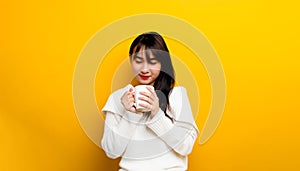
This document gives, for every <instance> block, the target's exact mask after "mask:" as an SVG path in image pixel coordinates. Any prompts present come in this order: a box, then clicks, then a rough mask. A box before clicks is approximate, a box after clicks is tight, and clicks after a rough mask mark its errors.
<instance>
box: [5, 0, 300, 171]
mask: <svg viewBox="0 0 300 171" xmlns="http://www.w3.org/2000/svg"><path fill="white" fill-rule="evenodd" d="M299 7H300V6H299V3H297V1H290V0H287V1H271V0H252V1H242V0H227V1H225V0H209V1H203V0H200V1H199V0H190V1H187V0H185V1H183V0H163V1H161V0H153V1H140V2H139V1H132V0H130V1H118V2H116V1H105V2H101V1H93V2H84V1H65V2H61V1H19V2H9V1H3V2H1V5H0V16H1V17H0V18H1V20H0V22H1V27H0V29H1V32H0V34H1V36H0V40H1V48H0V54H1V62H0V78H1V83H0V114H1V115H0V137H1V138H0V154H1V155H0V170H1V171H2V170H3V171H6V170H72V171H74V170H80V171H82V170H95V171H96V170H116V168H117V164H118V161H112V160H110V159H107V158H106V156H105V155H104V153H103V151H102V150H101V149H100V148H98V147H97V146H96V145H95V144H93V143H92V142H91V141H90V139H89V138H88V137H87V136H86V135H85V133H84V131H83V130H82V129H81V127H80V125H79V123H78V120H77V117H76V114H75V112H74V107H73V101H72V78H73V71H74V67H75V64H76V60H77V58H78V56H79V53H80V51H81V50H82V48H83V46H84V45H85V43H86V42H87V41H88V40H89V39H90V38H91V36H92V35H94V34H95V33H96V32H97V31H98V30H100V29H101V28H102V27H104V26H105V25H107V24H109V23H111V22H113V21H115V20H117V19H119V18H122V17H125V16H129V15H134V14H140V13H150V12H151V13H164V14H169V15H173V16H176V17H179V18H182V19H184V20H186V21H187V22H189V23H191V24H193V25H194V26H196V27H197V28H198V29H200V30H201V31H202V32H203V33H204V34H205V35H206V36H207V38H208V39H209V40H210V41H211V43H212V44H213V46H214V47H215V49H216V51H217V53H218V54H219V56H220V60H221V62H222V64H223V67H224V72H225V74H226V81H227V100H226V107H225V112H224V115H223V119H222V121H221V123H220V125H219V127H218V129H217V131H216V132H215V134H214V136H213V137H212V138H211V139H210V140H209V141H208V142H207V143H206V144H204V145H199V144H196V145H195V148H194V151H193V153H192V155H191V156H190V163H189V170H195V171H196V170H202V171H212V170H216V171H219V170H244V171H247V170H249V171H250V170H251V171H252V170H262V171H263V170H272V171H273V170H299V169H300V164H299V152H300V146H299V144H300V138H299V137H300V135H299V134H300V133H299V132H300V128H299V123H300V116H299V114H300V108H299V95H300V90H299V87H300V76H299V71H300V70H299V66H298V65H299V64H300V53H299V51H298V48H297V46H299V44H300V41H299V40H300V34H299V30H300V28H299V24H298V23H299V18H300V14H299V12H298V11H299ZM120 29H126V28H120ZM174 29H176V28H174ZM167 41H168V43H169V45H170V49H171V50H172V49H173V52H174V54H175V55H179V56H180V53H182V51H181V52H180V48H181V45H180V44H178V42H175V41H172V40H170V39H168V40H167ZM128 44H129V41H128V42H127V44H126V41H125V42H122V43H121V44H120V45H118V46H119V48H120V49H123V50H124V51H119V52H118V51H112V52H111V53H110V55H113V54H117V55H118V54H119V55H123V54H122V53H123V52H124V53H125V52H126V53H127V49H126V47H127V46H128ZM171 47H172V48H171ZM175 49H177V50H175ZM100 74H101V73H100ZM204 77H205V78H203V80H206V81H207V78H206V77H207V76H204ZM100 82H101V78H100V77H97V82H96V85H97V84H100ZM207 88H209V86H207V85H204V86H203V89H204V90H205V89H207ZM202 91H203V90H202ZM96 92H97V98H98V99H97V100H98V104H99V105H101V104H103V103H104V101H103V100H104V99H105V98H104V97H103V98H102V97H99V96H98V95H99V90H98V91H96ZM203 93H204V97H206V98H209V94H205V92H203ZM203 103H204V105H203V109H202V111H201V112H202V115H199V117H198V119H197V123H198V124H199V127H200V129H201V128H202V127H203V123H204V120H205V118H206V116H205V113H207V112H208V106H209V104H207V102H203Z"/></svg>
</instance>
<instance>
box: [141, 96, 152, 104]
mask: <svg viewBox="0 0 300 171" xmlns="http://www.w3.org/2000/svg"><path fill="white" fill-rule="evenodd" d="M138 99H139V100H143V101H145V102H147V103H150V104H152V102H153V100H152V99H151V98H149V97H146V96H140V97H139V98H138Z"/></svg>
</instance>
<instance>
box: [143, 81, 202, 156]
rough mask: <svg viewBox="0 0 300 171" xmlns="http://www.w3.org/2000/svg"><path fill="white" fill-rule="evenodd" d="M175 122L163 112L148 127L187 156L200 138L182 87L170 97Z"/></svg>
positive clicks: (178, 151)
mask: <svg viewBox="0 0 300 171" xmlns="http://www.w3.org/2000/svg"><path fill="white" fill-rule="evenodd" d="M170 105H171V107H172V111H173V112H172V114H173V122H172V121H171V120H170V119H169V118H168V117H166V116H165V114H164V112H163V111H162V110H159V112H158V113H157V114H156V115H155V117H153V118H152V119H151V120H150V121H149V122H148V123H147V126H148V127H149V128H150V129H151V130H152V131H153V132H154V133H155V134H156V135H157V136H159V137H160V138H161V139H162V140H163V141H164V142H165V143H166V144H168V146H170V147H171V148H172V149H174V151H176V152H177V153H179V154H181V155H183V156H186V155H188V154H190V153H191V151H192V149H193V146H194V143H195V140H196V138H197V136H198V128H197V126H196V124H195V121H194V118H193V115H192V110H191V107H190V103H189V100H188V97H187V94H186V90H185V89H184V88H182V87H180V88H177V90H176V91H174V92H172V95H170Z"/></svg>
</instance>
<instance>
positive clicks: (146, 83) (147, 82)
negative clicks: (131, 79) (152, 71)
mask: <svg viewBox="0 0 300 171" xmlns="http://www.w3.org/2000/svg"><path fill="white" fill-rule="evenodd" d="M138 81H139V83H140V84H143V85H149V84H151V83H152V81H151V80H138Z"/></svg>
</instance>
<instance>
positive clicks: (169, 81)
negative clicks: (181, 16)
mask: <svg viewBox="0 0 300 171" xmlns="http://www.w3.org/2000/svg"><path fill="white" fill-rule="evenodd" d="M141 48H143V49H144V50H145V51H146V57H147V59H149V54H150V52H151V53H152V54H153V55H154V56H155V57H156V59H157V60H158V61H159V62H160V63H161V70H160V73H159V75H158V77H157V78H156V80H155V82H154V85H153V86H154V89H155V90H156V93H157V96H158V98H159V106H160V108H161V109H162V110H163V111H164V112H165V114H166V110H167V108H168V107H169V94H170V92H171V90H172V89H173V87H174V84H175V73H174V68H173V65H172V61H171V57H170V54H169V49H168V47H167V45H166V42H165V41H164V39H163V37H162V36H161V35H159V34H158V33H156V32H148V33H143V34H141V35H139V36H138V37H137V38H135V39H134V41H133V42H132V44H131V46H130V50H129V55H130V61H131V60H132V59H133V55H134V54H135V53H137V52H139V51H140V50H141Z"/></svg>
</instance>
